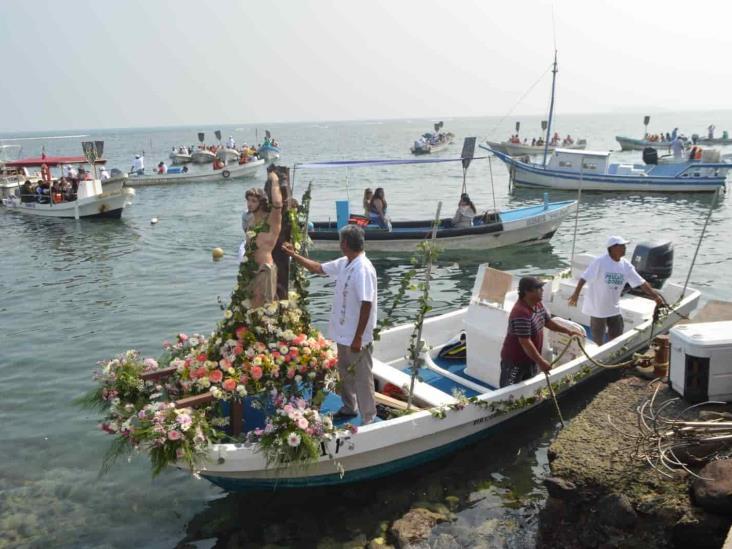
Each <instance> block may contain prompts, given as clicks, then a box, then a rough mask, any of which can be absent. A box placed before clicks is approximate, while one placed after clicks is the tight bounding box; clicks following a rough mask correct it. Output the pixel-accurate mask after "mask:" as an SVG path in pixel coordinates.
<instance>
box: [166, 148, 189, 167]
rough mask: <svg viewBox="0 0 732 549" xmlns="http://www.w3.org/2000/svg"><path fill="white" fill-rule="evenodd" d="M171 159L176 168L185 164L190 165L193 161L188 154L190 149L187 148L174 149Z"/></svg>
mask: <svg viewBox="0 0 732 549" xmlns="http://www.w3.org/2000/svg"><path fill="white" fill-rule="evenodd" d="M169 158H170V159H171V160H172V161H173V165H174V166H181V165H183V164H188V163H190V162H192V161H193V159H192V158H191V155H190V153H189V152H188V149H187V148H185V147H181V148H180V149H177V150H176V149H175V148H173V150H172V151H171V153H170V155H169Z"/></svg>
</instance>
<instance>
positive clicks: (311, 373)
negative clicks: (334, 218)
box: [78, 189, 337, 474]
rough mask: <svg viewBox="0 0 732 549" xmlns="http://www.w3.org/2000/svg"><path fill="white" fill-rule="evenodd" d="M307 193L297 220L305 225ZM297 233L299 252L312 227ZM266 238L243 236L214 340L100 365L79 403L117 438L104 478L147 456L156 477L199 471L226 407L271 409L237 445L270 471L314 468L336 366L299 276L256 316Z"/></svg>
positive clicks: (329, 429) (328, 428)
mask: <svg viewBox="0 0 732 549" xmlns="http://www.w3.org/2000/svg"><path fill="white" fill-rule="evenodd" d="M309 191H310V189H308V192H307V193H306V196H305V197H303V207H302V208H301V209H300V210H299V211H298V217H299V219H297V220H296V221H301V220H302V218H303V216H305V218H307V208H308V207H309ZM292 225H293V229H294V230H293V240H294V244H295V245H296V246H298V247H301V246H303V244H304V239H305V238H307V237H306V235H307V230H306V229H307V226H306V225H303V224H302V223H293V224H292ZM267 230H269V228H268V227H267V225H266V223H261V224H259V225H257V226H256V227H254V228H253V229H251V230H250V231H248V232H247V238H248V242H249V246H248V248H247V253H246V255H245V259H244V261H243V262H242V263H241V264H240V266H239V274H238V276H237V282H236V284H235V286H234V290H233V292H232V296H231V301H230V303H229V304H228V306H224V307H223V308H224V315H223V316H224V318H223V319H222V320H221V321H220V322H219V323H218V325H217V329H216V331H215V332H214V333H213V334H212V335H211V336H210V337H209V338H206V337H203V336H200V335H193V336H190V337H189V336H187V335H185V334H179V335H178V336H177V338H176V341H175V343H172V344H171V343H168V342H165V343H164V345H163V348H164V352H163V354H162V356H161V357H160V359H159V360H155V359H153V358H145V359H143V358H141V356H140V355H139V353H137V352H136V351H127V352H126V353H124V354H122V355H119V356H118V357H115V358H113V359H112V360H109V361H105V362H102V363H100V368H99V370H98V371H97V373H96V374H95V381H96V382H97V384H98V386H97V387H96V388H95V389H93V390H92V391H91V392H90V393H89V394H87V395H86V396H84V397H82V398H81V399H79V401H78V402H79V403H80V404H82V405H84V406H87V407H93V408H97V409H100V410H102V411H103V412H104V414H105V416H104V419H103V420H102V423H101V425H100V428H101V429H102V430H103V431H105V432H107V433H109V434H111V435H113V436H114V437H115V439H114V442H113V444H112V447H111V448H110V451H109V452H108V454H107V457H106V458H105V461H104V465H103V470H104V469H106V468H108V467H109V466H110V465H111V464H112V463H113V461H114V459H115V458H117V457H118V456H119V455H121V454H123V453H125V452H129V451H133V450H137V451H147V453H148V454H149V456H150V460H151V464H152V469H153V474H158V473H159V472H161V471H162V470H163V469H164V468H165V467H166V466H168V465H172V464H175V463H179V464H185V465H186V466H187V467H189V468H190V469H191V470H197V469H198V468H199V467H200V465H201V463H202V462H203V461H204V460H205V458H206V456H207V455H208V449H209V446H210V444H212V443H214V442H217V441H220V440H224V439H226V438H227V437H228V436H229V435H227V434H226V432H225V431H224V427H225V426H226V424H227V423H228V418H226V417H224V416H223V415H222V413H221V405H220V404H221V403H222V402H224V401H239V402H241V401H244V400H245V399H246V400H247V401H248V402H249V403H250V404H251V405H252V406H259V407H261V408H263V409H264V410H265V413H266V415H267V419H266V424H265V426H264V428H259V429H254V430H251V431H250V432H249V433H248V434H247V435H246V436H245V437H242V439H241V440H245V439H246V440H248V441H250V442H256V443H257V444H258V450H259V451H262V452H263V453H264V455H265V457H266V459H267V463H268V464H269V465H283V464H300V465H307V464H308V463H312V462H313V461H316V460H318V459H319V458H320V456H321V447H322V446H323V443H325V442H327V441H329V440H331V439H333V437H334V436H335V435H336V428H335V427H334V425H333V422H332V420H331V419H330V417H328V416H323V415H321V414H320V412H319V406H320V403H321V402H322V399H323V397H324V395H325V391H327V390H330V389H332V388H333V387H334V386H335V380H336V375H337V374H336V368H335V365H336V361H337V359H336V356H335V351H334V348H333V345H332V342H330V341H328V340H326V339H325V338H324V337H323V336H322V334H320V333H319V332H318V331H317V330H315V329H314V328H313V327H312V326H311V322H310V316H309V314H308V313H307V311H306V305H307V302H306V298H307V291H306V288H307V286H306V282H307V281H306V279H305V278H304V276H302V277H301V275H302V273H298V272H297V271H295V275H294V278H295V284H294V285H295V288H296V289H297V290H298V291H296V292H290V294H289V296H288V299H286V300H279V301H274V302H272V303H269V304H267V305H264V306H262V307H259V308H256V309H252V308H251V305H250V299H251V282H252V280H253V279H254V277H255V275H256V273H257V270H258V265H257V263H256V262H255V261H254V254H255V251H256V237H257V235H258V234H259V233H260V232H262V231H267ZM204 393H209V394H210V397H212V398H211V401H209V402H208V403H206V404H204V405H202V406H200V407H198V408H195V409H194V408H190V407H182V408H178V407H177V406H176V403H175V401H176V399H179V398H180V397H182V396H186V395H197V394H204ZM326 446H327V445H326Z"/></svg>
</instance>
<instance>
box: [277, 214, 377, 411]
mask: <svg viewBox="0 0 732 549" xmlns="http://www.w3.org/2000/svg"><path fill="white" fill-rule="evenodd" d="M339 237H340V244H341V251H342V252H343V257H341V258H340V259H336V260H334V261H328V262H327V263H318V262H317V261H313V260H312V259H309V258H307V257H303V256H301V255H299V254H298V253H296V252H295V249H294V248H293V247H292V244H290V243H289V242H285V243H284V244H282V250H283V251H284V252H285V253H286V254H287V255H289V256H290V257H292V258H293V259H294V260H295V261H296V262H297V263H299V264H300V265H302V266H303V267H305V268H306V269H307V270H308V271H310V272H311V273H316V274H325V275H328V276H329V277H331V278H334V279H335V295H334V296H333V305H332V307H331V310H330V322H329V324H328V332H329V333H328V336H329V337H330V338H331V339H332V340H334V341H335V342H336V343H337V344H338V373H339V374H340V378H341V399H342V400H343V407H342V408H341V409H340V410H339V411H338V413H336V415H335V417H336V418H348V417H355V416H356V415H358V414H359V413H360V415H361V423H362V424H364V425H365V424H367V423H371V422H372V421H373V420H374V418H375V417H376V402H375V399H374V376H373V374H372V372H371V369H372V367H373V358H372V347H373V345H372V341H373V331H374V327H375V326H376V301H377V291H376V290H377V288H376V270H375V269H374V266H373V265H372V264H371V261H369V259H368V258H367V257H366V254H365V253H364V240H365V236H364V232H363V229H362V228H361V227H358V226H356V225H346V226H345V227H343V228H342V229H341V230H340V234H339Z"/></svg>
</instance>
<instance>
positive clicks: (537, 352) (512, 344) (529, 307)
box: [500, 276, 584, 387]
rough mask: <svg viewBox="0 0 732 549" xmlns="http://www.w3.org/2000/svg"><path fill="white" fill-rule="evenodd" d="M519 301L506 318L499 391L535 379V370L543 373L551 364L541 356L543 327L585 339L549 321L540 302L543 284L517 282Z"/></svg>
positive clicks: (529, 278) (529, 279)
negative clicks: (506, 328)
mask: <svg viewBox="0 0 732 549" xmlns="http://www.w3.org/2000/svg"><path fill="white" fill-rule="evenodd" d="M518 295H519V299H518V301H517V302H516V304H515V305H514V306H513V309H511V313H510V314H509V315H508V332H507V333H506V339H504V340H503V347H502V348H501V381H500V384H501V387H506V386H508V385H513V384H514V383H518V382H519V381H523V380H525V379H530V378H532V377H534V376H535V375H536V374H537V373H538V372H537V369H536V368H537V366H538V367H539V369H541V371H542V372H548V371H549V370H551V364H549V362H547V361H546V360H545V359H544V357H543V356H541V349H542V347H543V346H544V327H545V326H546V327H547V328H549V329H550V330H552V331H554V332H560V333H563V334H567V335H575V334H576V335H584V334H581V333H580V332H577V331H574V330H570V329H569V328H565V327H564V326H562V325H560V324H559V323H558V322H555V321H554V320H552V318H551V316H550V315H549V313H548V312H547V310H546V309H545V308H544V305H543V304H542V302H541V300H542V299H543V297H544V282H542V281H541V280H539V279H538V278H534V277H533V276H525V277H524V278H522V279H521V280H520V281H519V286H518Z"/></svg>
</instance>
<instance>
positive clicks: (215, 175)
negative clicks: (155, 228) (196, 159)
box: [126, 159, 264, 187]
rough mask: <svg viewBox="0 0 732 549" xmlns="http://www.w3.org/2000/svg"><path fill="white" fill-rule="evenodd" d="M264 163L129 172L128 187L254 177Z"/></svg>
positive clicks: (254, 161)
mask: <svg viewBox="0 0 732 549" xmlns="http://www.w3.org/2000/svg"><path fill="white" fill-rule="evenodd" d="M263 165H264V160H261V159H260V160H252V161H251V162H247V163H246V164H231V165H229V166H226V167H225V168H224V169H221V170H213V171H212V170H205V171H204V170H188V171H184V170H187V168H185V167H184V168H177V169H175V168H168V173H167V174H148V175H134V174H130V175H129V178H128V179H127V182H126V185H127V186H128V187H144V186H151V185H171V184H174V183H204V182H210V181H219V182H221V181H228V180H230V179H239V178H242V177H254V176H255V175H256V173H257V170H258V169H259V168H260V167H261V166H263Z"/></svg>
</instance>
